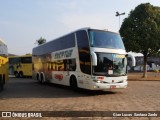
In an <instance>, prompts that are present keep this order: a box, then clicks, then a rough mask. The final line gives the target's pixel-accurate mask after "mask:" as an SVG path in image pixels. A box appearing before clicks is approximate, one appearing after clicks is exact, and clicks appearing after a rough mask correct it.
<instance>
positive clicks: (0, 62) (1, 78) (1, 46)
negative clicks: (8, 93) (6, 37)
mask: <svg viewBox="0 0 160 120" xmlns="http://www.w3.org/2000/svg"><path fill="white" fill-rule="evenodd" d="M7 80H8V49H7V45H6V44H5V43H4V42H3V40H1V39H0V91H2V90H3V87H4V84H5V83H6V81H7Z"/></svg>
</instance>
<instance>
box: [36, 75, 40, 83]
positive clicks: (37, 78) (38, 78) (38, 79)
mask: <svg viewBox="0 0 160 120" xmlns="http://www.w3.org/2000/svg"><path fill="white" fill-rule="evenodd" d="M36 80H37V81H38V82H40V77H39V74H37V76H36Z"/></svg>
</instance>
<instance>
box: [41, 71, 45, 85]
mask: <svg viewBox="0 0 160 120" xmlns="http://www.w3.org/2000/svg"><path fill="white" fill-rule="evenodd" d="M40 83H41V84H44V83H45V79H44V75H43V73H41V78H40Z"/></svg>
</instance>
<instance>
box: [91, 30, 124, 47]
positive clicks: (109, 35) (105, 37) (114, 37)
mask: <svg viewBox="0 0 160 120" xmlns="http://www.w3.org/2000/svg"><path fill="white" fill-rule="evenodd" d="M89 36H90V46H91V47H100V48H111V49H125V48H124V45H123V42H122V39H121V37H120V35H119V34H117V33H113V32H108V31H100V30H90V31H89Z"/></svg>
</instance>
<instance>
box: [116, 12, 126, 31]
mask: <svg viewBox="0 0 160 120" xmlns="http://www.w3.org/2000/svg"><path fill="white" fill-rule="evenodd" d="M121 15H125V12H124V13H119V12H116V17H118V16H119V29H120V16H121Z"/></svg>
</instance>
